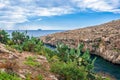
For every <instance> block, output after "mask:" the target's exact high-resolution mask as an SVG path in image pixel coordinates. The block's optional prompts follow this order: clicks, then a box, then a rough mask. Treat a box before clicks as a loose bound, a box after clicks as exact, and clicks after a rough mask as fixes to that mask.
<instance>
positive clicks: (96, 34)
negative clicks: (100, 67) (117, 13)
mask: <svg viewBox="0 0 120 80" xmlns="http://www.w3.org/2000/svg"><path fill="white" fill-rule="evenodd" d="M41 40H43V42H44V43H47V44H51V45H56V44H57V43H58V42H59V43H60V42H62V43H65V44H67V45H69V46H70V47H74V48H75V47H76V46H77V44H78V43H84V45H85V46H84V49H87V48H88V49H89V50H90V52H91V53H92V54H96V55H99V56H101V57H103V58H104V59H106V60H108V61H111V62H112V63H116V64H120V20H116V21H111V22H108V23H105V24H101V25H96V26H91V27H86V28H81V29H77V30H71V31H65V32H61V33H56V34H50V35H48V36H43V37H41Z"/></svg>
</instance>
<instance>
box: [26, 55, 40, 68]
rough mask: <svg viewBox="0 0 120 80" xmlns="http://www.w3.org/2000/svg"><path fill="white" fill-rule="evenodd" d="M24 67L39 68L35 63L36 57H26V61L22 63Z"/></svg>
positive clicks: (37, 63)
mask: <svg viewBox="0 0 120 80" xmlns="http://www.w3.org/2000/svg"><path fill="white" fill-rule="evenodd" d="M24 63H25V64H26V65H29V66H32V67H35V66H36V67H40V66H41V65H40V63H39V62H37V61H36V57H31V56H29V57H27V58H26V61H25V62H24Z"/></svg>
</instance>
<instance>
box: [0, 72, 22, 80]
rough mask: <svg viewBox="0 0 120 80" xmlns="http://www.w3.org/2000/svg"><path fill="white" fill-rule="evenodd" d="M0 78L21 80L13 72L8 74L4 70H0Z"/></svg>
mask: <svg viewBox="0 0 120 80" xmlns="http://www.w3.org/2000/svg"><path fill="white" fill-rule="evenodd" d="M0 80H22V79H21V78H19V77H18V76H17V75H15V74H8V73H6V72H0Z"/></svg>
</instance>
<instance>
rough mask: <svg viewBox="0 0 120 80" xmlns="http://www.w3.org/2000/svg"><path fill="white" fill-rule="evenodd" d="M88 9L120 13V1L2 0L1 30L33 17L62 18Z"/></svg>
mask: <svg viewBox="0 0 120 80" xmlns="http://www.w3.org/2000/svg"><path fill="white" fill-rule="evenodd" d="M88 9H90V10H93V11H99V12H113V13H120V0H0V24H2V26H0V28H1V27H2V28H3V26H5V24H6V25H10V26H14V25H15V24H18V23H24V22H29V17H31V16H32V17H39V18H40V17H41V16H46V17H49V16H60V15H64V14H71V13H75V12H78V11H83V10H85V11H87V10H88ZM40 20H42V19H41V18H40ZM3 24H4V25H3ZM9 28H10V27H9ZM11 28H12V27H11Z"/></svg>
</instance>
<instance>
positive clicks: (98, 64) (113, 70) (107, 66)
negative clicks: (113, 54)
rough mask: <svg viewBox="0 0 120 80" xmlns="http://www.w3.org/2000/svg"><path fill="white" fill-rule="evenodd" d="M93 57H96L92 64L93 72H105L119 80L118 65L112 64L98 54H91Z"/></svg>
mask: <svg viewBox="0 0 120 80" xmlns="http://www.w3.org/2000/svg"><path fill="white" fill-rule="evenodd" d="M94 57H97V59H96V61H95V64H94V65H95V69H94V70H95V72H102V73H107V74H110V75H111V76H113V77H115V78H116V79H117V80H120V65H116V64H112V63H110V62H108V61H106V60H104V59H103V58H101V57H99V56H96V55H92V58H94Z"/></svg>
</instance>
